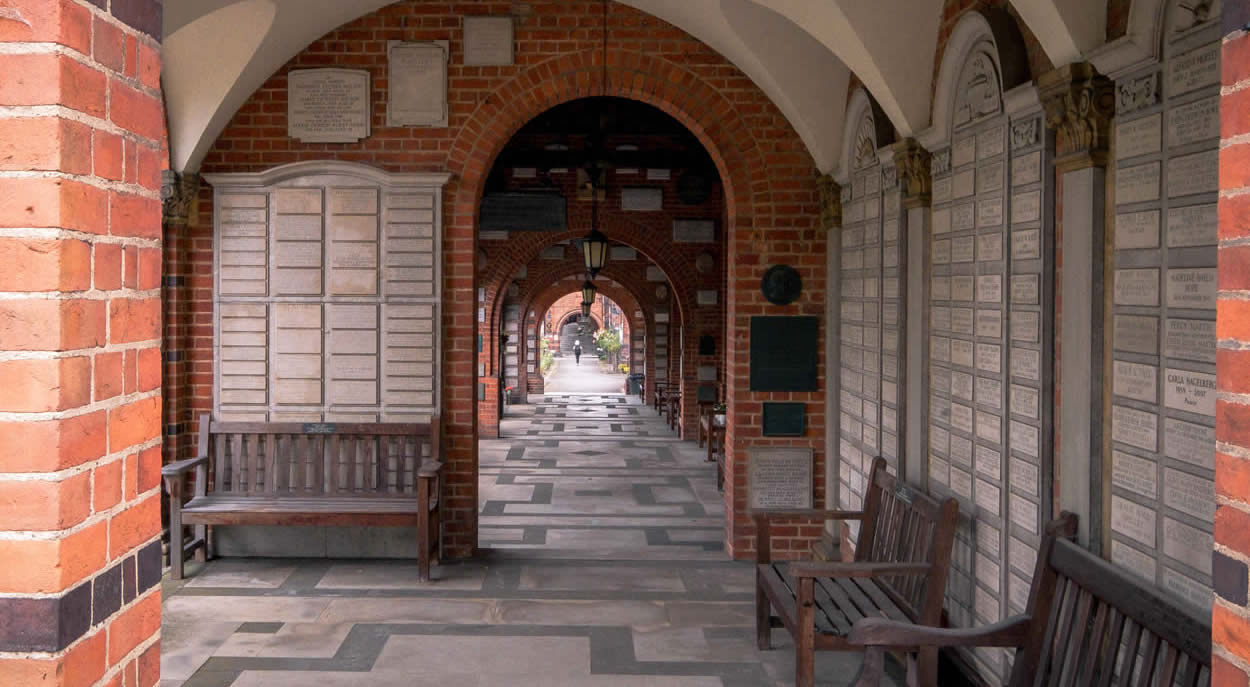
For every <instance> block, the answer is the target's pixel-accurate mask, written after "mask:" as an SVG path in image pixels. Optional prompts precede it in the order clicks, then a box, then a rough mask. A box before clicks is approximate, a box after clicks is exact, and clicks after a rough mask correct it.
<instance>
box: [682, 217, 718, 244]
mask: <svg viewBox="0 0 1250 687" xmlns="http://www.w3.org/2000/svg"><path fill="white" fill-rule="evenodd" d="M715 240H716V222H715V220H710V219H675V220H673V242H674V243H712V242H714V241H715Z"/></svg>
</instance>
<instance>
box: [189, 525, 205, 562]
mask: <svg viewBox="0 0 1250 687" xmlns="http://www.w3.org/2000/svg"><path fill="white" fill-rule="evenodd" d="M191 534H192V535H193V536H194V537H195V538H196V539H199V540H200V541H202V542H204V544H203V545H202V546H200V547H199V548H197V549H196V550H195V560H197V561H199V562H201V563H203V562H205V561H207V560H208V525H195V526H193V527H192V528H191Z"/></svg>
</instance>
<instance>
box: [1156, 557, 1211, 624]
mask: <svg viewBox="0 0 1250 687" xmlns="http://www.w3.org/2000/svg"><path fill="white" fill-rule="evenodd" d="M1163 587H1164V588H1165V589H1167V590H1168V591H1170V592H1172V593H1173V594H1176V595H1177V596H1179V597H1181V598H1182V599H1184V600H1186V601H1188V602H1189V603H1190V604H1191V605H1192V606H1194V607H1195V608H1197V609H1198V611H1200V612H1201V613H1203V614H1208V613H1210V612H1211V607H1212V606H1213V605H1214V604H1215V596H1214V592H1213V591H1212V590H1211V587H1210V586H1209V585H1206V584H1204V583H1202V582H1199V581H1198V580H1195V579H1193V578H1191V577H1189V576H1188V575H1186V574H1185V573H1180V572H1177V571H1175V570H1173V569H1171V568H1168V567H1164V568H1163Z"/></svg>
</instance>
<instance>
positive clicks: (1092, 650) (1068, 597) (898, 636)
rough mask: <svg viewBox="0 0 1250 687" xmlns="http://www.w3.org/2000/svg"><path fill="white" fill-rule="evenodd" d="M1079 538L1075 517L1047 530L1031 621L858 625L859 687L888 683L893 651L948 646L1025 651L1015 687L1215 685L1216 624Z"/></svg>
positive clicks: (1018, 660)
mask: <svg viewBox="0 0 1250 687" xmlns="http://www.w3.org/2000/svg"><path fill="white" fill-rule="evenodd" d="M1075 532H1076V516H1074V515H1072V514H1071V513H1063V514H1062V515H1060V517H1059V519H1058V520H1055V521H1053V522H1052V523H1050V525H1049V526H1048V527H1047V528H1046V532H1045V535H1044V537H1043V539H1042V545H1041V548H1040V550H1039V551H1038V558H1037V567H1036V568H1035V570H1034V573H1033V586H1032V588H1031V589H1030V590H1029V601H1028V608H1027V609H1026V610H1025V613H1024V615H1019V616H1015V617H1012V618H1008V619H1006V620H1003V621H1001V622H998V623H994V624H993V625H987V626H985V627H980V628H973V629H939V628H932V627H918V626H916V625H912V624H909V623H901V622H895V621H892V620H878V619H870V620H862V621H860V622H859V623H857V624H856V625H855V627H854V628H852V630H851V634H850V641H851V643H852V644H855V645H856V646H860V647H865V648H866V652H865V657H864V666H863V668H862V669H861V671H860V675H859V677H858V679H857V680H856V682H855V683H854V684H855V686H856V687H875V686H876V685H878V684H879V683H880V680H881V675H882V671H883V668H884V654H885V652H886V651H888V650H902V651H908V652H911V651H916V650H923V651H932V650H934V649H936V648H938V647H943V648H945V647H1002V648H1008V649H1015V650H1016V654H1015V662H1014V663H1013V665H1012V672H1011V679H1010V681H1009V682H1008V683H1007V684H1008V685H1009V687H1035V686H1038V685H1064V686H1065V687H1094V686H1104V685H1116V686H1118V687H1146V686H1148V685H1162V686H1164V687H1205V686H1209V685H1211V679H1212V678H1211V622H1210V616H1207V615H1201V616H1200V615H1197V614H1195V613H1194V612H1193V611H1190V610H1189V609H1187V608H1185V607H1183V606H1182V605H1181V604H1179V603H1178V602H1177V601H1176V600H1174V599H1172V598H1170V597H1168V596H1167V595H1166V594H1164V593H1162V592H1160V591H1159V590H1158V589H1157V588H1155V587H1153V586H1151V585H1150V584H1149V583H1147V582H1146V581H1145V580H1143V579H1142V578H1140V577H1138V576H1137V575H1135V574H1134V573H1133V572H1132V571H1130V570H1126V569H1124V568H1119V567H1116V566H1114V565H1112V564H1111V563H1109V562H1107V561H1105V560H1103V559H1102V558H1100V557H1098V556H1096V555H1094V554H1092V553H1090V552H1089V551H1087V550H1085V549H1083V548H1081V547H1080V546H1079V545H1077V544H1076V543H1075V542H1073V541H1072V540H1071V538H1072V536H1073V535H1074V534H1075Z"/></svg>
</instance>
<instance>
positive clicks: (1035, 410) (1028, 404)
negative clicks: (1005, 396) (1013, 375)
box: [1011, 384, 1041, 420]
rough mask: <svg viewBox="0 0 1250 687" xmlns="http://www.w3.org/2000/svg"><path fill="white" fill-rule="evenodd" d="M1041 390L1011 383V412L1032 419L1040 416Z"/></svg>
mask: <svg viewBox="0 0 1250 687" xmlns="http://www.w3.org/2000/svg"><path fill="white" fill-rule="evenodd" d="M1040 397H1041V392H1039V391H1038V390H1037V389H1033V388H1030V387H1027V386H1020V385H1019V384H1012V385H1011V412H1013V413H1015V414H1016V415H1023V416H1025V417H1028V418H1032V419H1034V420H1037V419H1040V418H1041V398H1040Z"/></svg>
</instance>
